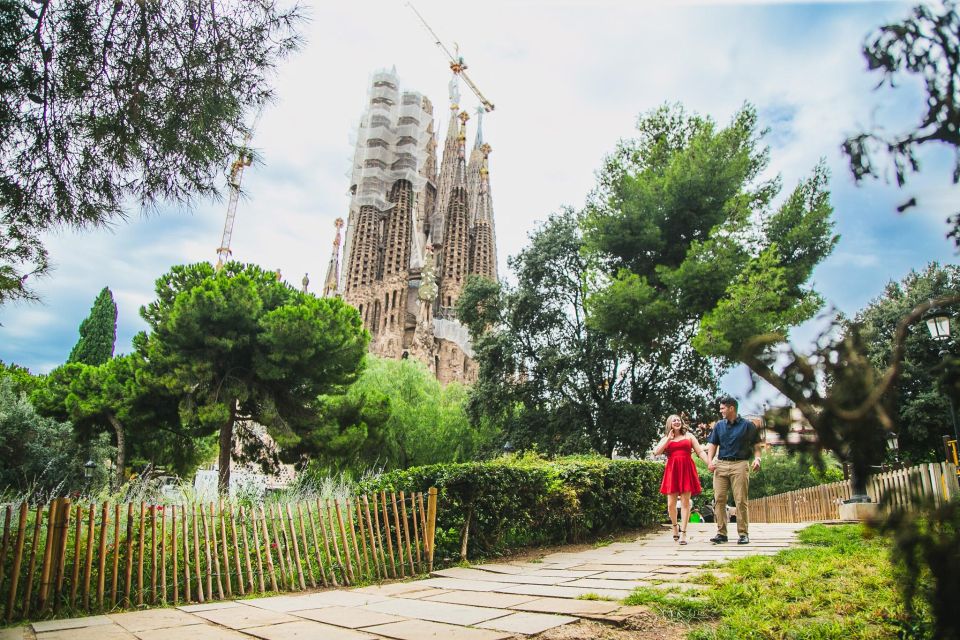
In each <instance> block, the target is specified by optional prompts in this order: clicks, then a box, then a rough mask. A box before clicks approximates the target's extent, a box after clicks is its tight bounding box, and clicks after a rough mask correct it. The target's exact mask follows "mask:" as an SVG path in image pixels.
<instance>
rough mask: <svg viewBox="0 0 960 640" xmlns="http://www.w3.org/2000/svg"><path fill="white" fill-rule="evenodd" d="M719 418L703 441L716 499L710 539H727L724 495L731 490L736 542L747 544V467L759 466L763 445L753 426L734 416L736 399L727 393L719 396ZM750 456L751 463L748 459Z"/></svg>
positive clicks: (718, 541) (748, 523)
mask: <svg viewBox="0 0 960 640" xmlns="http://www.w3.org/2000/svg"><path fill="white" fill-rule="evenodd" d="M720 415H722V416H723V419H722V420H720V421H719V422H717V424H716V425H715V426H714V427H713V432H712V433H711V434H710V438H709V440H707V458H709V460H710V464H709V465H708V466H709V469H710V471H711V472H712V473H713V496H714V499H715V500H716V517H717V535H716V536H715V537H713V538H710V542H712V543H714V544H720V543H722V542H726V541H727V510H726V508H725V507H726V505H727V494H728V493H729V492H730V490H731V489H732V490H733V500H734V502H735V503H736V506H737V533H738V534H740V539H739V540H737V544H749V543H750V531H749V530H750V518H749V511H748V505H747V495H748V494H749V492H750V469H751V467H752V469H753V470H754V471H758V470H759V469H760V453H761V451H762V450H763V444H762V442H761V439H760V432H759V430H758V429H757V427H756V425H755V424H753V423H752V422H750V421H749V420H746V419H744V418H743V417H742V416H739V415H737V401H736V400H735V399H734V398H731V397H730V396H724V397H723V398H720ZM751 456H752V457H753V464H752V465H751V464H750V458H751Z"/></svg>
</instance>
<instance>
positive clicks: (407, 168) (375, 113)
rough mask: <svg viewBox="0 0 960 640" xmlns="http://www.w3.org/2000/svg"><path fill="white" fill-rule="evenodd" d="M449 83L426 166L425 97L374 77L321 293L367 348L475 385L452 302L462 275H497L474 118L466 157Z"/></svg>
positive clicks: (461, 120)
mask: <svg viewBox="0 0 960 640" xmlns="http://www.w3.org/2000/svg"><path fill="white" fill-rule="evenodd" d="M457 79H458V78H457V76H456V75H454V78H453V79H452V81H451V85H450V111H449V120H448V123H447V131H446V135H445V137H444V140H443V150H442V155H441V160H440V162H439V164H438V162H437V146H438V145H437V136H436V133H435V131H434V117H433V105H432V103H431V102H430V100H429V99H428V98H427V97H426V96H423V95H422V94H420V93H417V92H413V91H402V90H401V88H400V85H399V80H398V78H397V75H396V72H395V71H382V72H378V73H376V74H374V76H373V80H372V83H371V87H370V90H369V100H368V105H367V108H366V110H365V111H364V113H363V116H362V117H361V120H360V125H359V128H358V131H357V140H356V146H355V151H354V157H353V164H352V168H351V174H350V208H349V211H348V215H347V222H346V232H345V234H344V237H343V239H342V246H341V237H340V229H341V227H342V226H343V221H342V220H340V219H338V221H337V235H336V239H335V240H334V247H333V253H332V255H331V258H330V264H329V266H328V269H327V275H326V279H325V282H324V295H328V296H329V295H338V296H341V297H342V298H343V299H344V300H345V301H346V302H348V303H349V304H351V305H353V306H354V307H356V308H357V310H358V311H359V312H360V315H361V317H362V318H363V323H364V326H365V327H366V328H367V330H368V331H370V334H371V343H370V351H371V352H372V353H374V354H376V355H379V356H382V357H387V358H414V359H416V360H419V361H421V362H423V363H424V364H425V365H426V366H427V367H428V368H429V369H430V371H431V372H433V373H434V375H436V377H437V379H438V380H440V382H443V383H447V382H452V381H458V382H467V383H469V382H472V381H474V380H476V375H477V371H476V364H475V363H474V361H473V358H472V356H473V351H472V349H471V346H470V340H469V335H468V333H467V330H466V328H465V327H463V325H461V324H460V323H459V322H458V321H457V317H456V304H457V300H458V299H459V297H460V294H461V292H462V291H463V288H464V285H465V284H466V280H467V277H468V276H470V275H473V274H477V275H481V276H484V277H487V278H490V279H493V280H496V279H497V252H496V234H495V227H494V220H493V205H492V200H491V194H490V175H489V156H490V152H491V147H490V145H489V144H486V143H485V142H484V140H483V135H482V127H481V126H480V124H479V123H478V125H477V132H476V136H475V142H474V144H473V146H472V149H471V150H470V152H469V153H468V152H467V144H466V140H467V122H468V121H469V120H470V116H469V114H467V113H466V111H463V110H461V109H460V106H459V102H460V96H459V91H458V88H457ZM481 117H482V113H481V114H478V119H479V118H481Z"/></svg>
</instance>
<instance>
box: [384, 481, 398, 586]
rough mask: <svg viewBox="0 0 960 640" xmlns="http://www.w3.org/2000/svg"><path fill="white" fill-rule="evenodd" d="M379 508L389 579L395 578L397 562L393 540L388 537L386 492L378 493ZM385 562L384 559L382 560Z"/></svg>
mask: <svg viewBox="0 0 960 640" xmlns="http://www.w3.org/2000/svg"><path fill="white" fill-rule="evenodd" d="M380 507H381V509H382V511H383V531H384V537H385V538H386V540H387V550H388V551H389V552H390V577H391V578H396V577H397V560H396V558H395V557H394V555H393V539H392V538H391V536H390V517H389V516H388V515H387V492H386V491H381V492H380ZM384 560H386V558H384Z"/></svg>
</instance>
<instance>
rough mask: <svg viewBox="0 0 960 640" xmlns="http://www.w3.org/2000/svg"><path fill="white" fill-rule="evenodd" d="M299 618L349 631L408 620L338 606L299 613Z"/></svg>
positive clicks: (377, 612)
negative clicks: (344, 628)
mask: <svg viewBox="0 0 960 640" xmlns="http://www.w3.org/2000/svg"><path fill="white" fill-rule="evenodd" d="M297 617H298V618H306V619H308V620H314V621H316V622H323V623H326V624H332V625H334V626H336V627H346V628H347V629H359V628H361V627H372V626H374V625H377V624H389V623H391V622H401V621H403V620H406V618H404V617H402V616H395V615H391V614H389V613H380V612H379V611H370V610H369V609H360V608H358V607H336V606H334V607H324V608H322V609H308V610H307V611H297Z"/></svg>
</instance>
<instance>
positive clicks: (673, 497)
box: [667, 493, 678, 540]
mask: <svg viewBox="0 0 960 640" xmlns="http://www.w3.org/2000/svg"><path fill="white" fill-rule="evenodd" d="M667 513H668V514H670V522H671V523H672V524H673V539H674V540H676V539H677V534H678V531H677V494H676V493H668V494H667Z"/></svg>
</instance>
